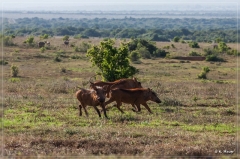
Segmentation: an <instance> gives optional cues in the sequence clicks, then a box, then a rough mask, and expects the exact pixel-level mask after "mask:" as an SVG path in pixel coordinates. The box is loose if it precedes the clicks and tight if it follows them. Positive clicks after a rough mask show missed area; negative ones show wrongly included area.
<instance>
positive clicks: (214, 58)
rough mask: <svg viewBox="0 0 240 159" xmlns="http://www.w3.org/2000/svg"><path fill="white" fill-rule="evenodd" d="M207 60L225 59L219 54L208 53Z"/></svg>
mask: <svg viewBox="0 0 240 159" xmlns="http://www.w3.org/2000/svg"><path fill="white" fill-rule="evenodd" d="M205 60H206V61H222V62H223V61H224V59H223V58H221V57H218V55H207V56H206V59H205Z"/></svg>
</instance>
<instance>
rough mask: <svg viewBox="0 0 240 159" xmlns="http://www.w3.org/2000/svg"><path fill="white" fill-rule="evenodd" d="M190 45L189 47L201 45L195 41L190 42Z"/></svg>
mask: <svg viewBox="0 0 240 159" xmlns="http://www.w3.org/2000/svg"><path fill="white" fill-rule="evenodd" d="M188 45H189V47H191V48H200V47H199V45H198V43H197V42H195V41H192V42H190V43H189V44H188Z"/></svg>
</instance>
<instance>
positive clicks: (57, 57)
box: [54, 56, 62, 62]
mask: <svg viewBox="0 0 240 159" xmlns="http://www.w3.org/2000/svg"><path fill="white" fill-rule="evenodd" d="M54 61H55V62H61V61H62V60H61V59H60V58H59V56H56V57H55V58H54Z"/></svg>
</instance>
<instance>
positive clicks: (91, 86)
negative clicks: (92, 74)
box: [90, 82, 97, 90]
mask: <svg viewBox="0 0 240 159" xmlns="http://www.w3.org/2000/svg"><path fill="white" fill-rule="evenodd" d="M90 83H91V84H90V88H92V89H94V90H96V89H97V88H96V86H95V85H94V84H93V83H92V82H90Z"/></svg>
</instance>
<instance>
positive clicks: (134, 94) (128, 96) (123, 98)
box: [105, 88, 161, 113]
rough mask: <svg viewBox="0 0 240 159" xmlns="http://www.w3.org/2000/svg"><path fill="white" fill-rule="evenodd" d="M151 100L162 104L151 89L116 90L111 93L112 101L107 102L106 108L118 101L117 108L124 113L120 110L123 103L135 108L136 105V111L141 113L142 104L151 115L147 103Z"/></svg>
mask: <svg viewBox="0 0 240 159" xmlns="http://www.w3.org/2000/svg"><path fill="white" fill-rule="evenodd" d="M149 100H151V101H153V102H156V103H161V100H160V99H159V98H158V97H157V94H156V93H155V92H154V91H152V90H151V89H149V88H148V89H145V88H134V89H121V88H116V89H113V90H111V91H110V99H109V100H108V101H107V102H105V106H106V105H108V104H109V103H112V102H114V101H116V102H117V108H118V109H119V110H120V111H121V112H122V113H123V111H122V110H121V109H120V106H121V105H122V103H126V104H131V105H132V106H133V107H134V108H135V105H136V106H137V110H136V111H138V112H140V111H141V108H140V104H142V105H143V106H144V107H145V108H146V109H147V110H148V111H149V112H150V113H152V111H151V110H150V108H149V106H148V105H147V103H146V102H147V101H149ZM135 109H136V108H135Z"/></svg>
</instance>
